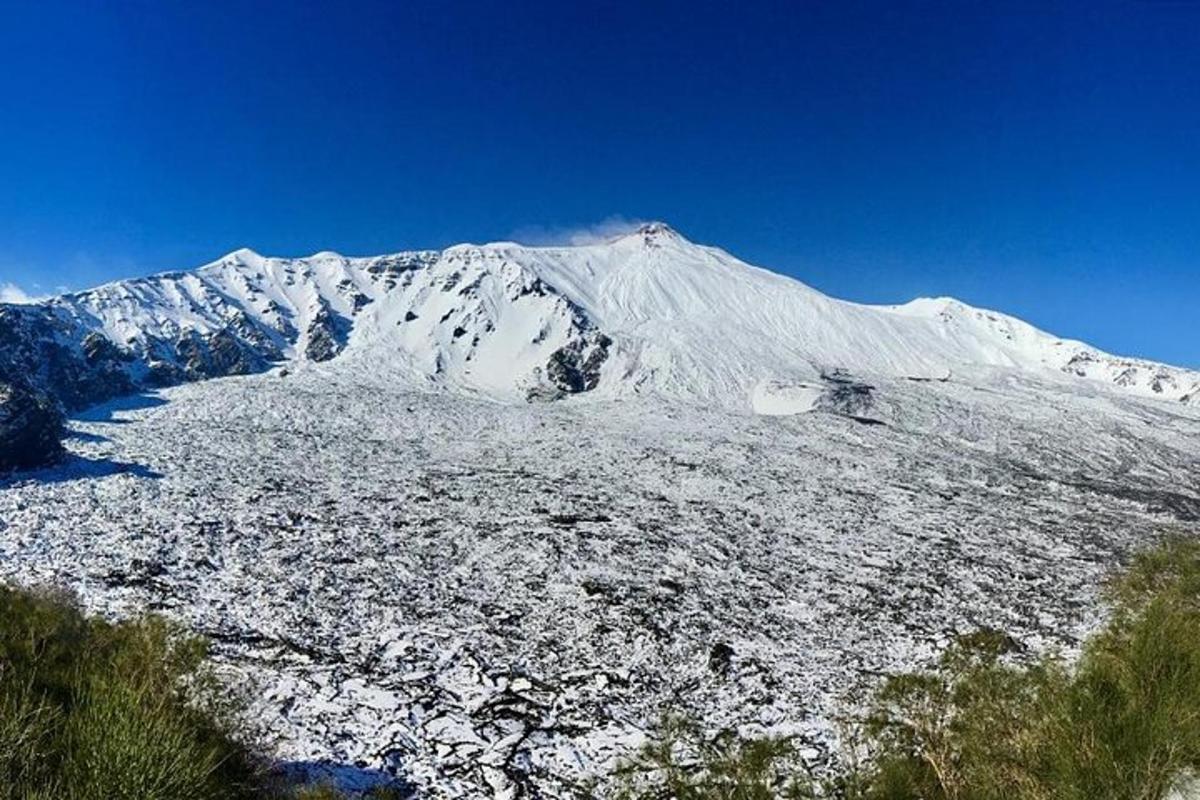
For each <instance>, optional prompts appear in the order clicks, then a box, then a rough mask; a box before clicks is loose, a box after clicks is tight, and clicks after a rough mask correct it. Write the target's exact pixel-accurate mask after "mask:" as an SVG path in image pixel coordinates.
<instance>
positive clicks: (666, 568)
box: [0, 362, 1200, 797]
mask: <svg viewBox="0 0 1200 800" xmlns="http://www.w3.org/2000/svg"><path fill="white" fill-rule="evenodd" d="M1064 380H1065V379H1064ZM1047 381H1048V379H1038V380H1035V379H1033V378H1029V377H1019V376H1018V375H1016V374H1015V373H1010V372H1004V371H995V372H988V373H980V374H978V375H975V376H972V380H971V384H972V385H967V384H966V383H960V382H958V380H957V379H951V380H947V381H944V382H937V381H934V382H913V381H905V380H888V381H875V382H872V383H870V385H869V386H867V384H861V386H862V387H865V388H859V389H853V390H850V389H847V392H848V393H849V394H851V395H853V396H854V398H858V399H855V400H854V402H853V403H850V402H847V404H846V407H845V408H831V409H822V408H818V409H817V410H815V411H813V412H811V413H808V414H802V415H798V416H790V417H763V416H752V415H749V414H738V413H729V412H720V411H712V410H707V411H706V410H700V409H697V408H695V407H692V406H688V405H684V404H666V405H663V404H661V403H651V402H640V401H636V400H628V401H622V402H599V401H590V402H589V401H587V400H585V399H577V400H572V401H569V402H562V403H556V404H549V405H547V404H534V405H503V404H497V403H493V402H486V401H473V400H468V399H463V398H461V397H451V396H447V395H441V394H419V393H414V392H411V391H405V390H402V389H399V388H396V384H395V382H393V381H389V380H388V379H387V377H386V376H382V375H381V376H371V375H367V374H364V373H363V372H361V371H356V372H350V371H347V370H340V369H339V368H338V366H337V363H336V362H333V363H331V364H327V365H300V366H299V367H297V368H295V369H293V371H292V372H291V374H289V375H287V376H280V375H278V374H265V375H258V376H250V377H241V378H228V379H221V380H216V381H209V382H206V383H200V384H194V385H188V386H183V387H179V388H176V389H171V390H168V391H166V392H164V393H162V394H160V395H151V396H140V397H136V398H133V399H126V400H123V401H118V402H117V403H115V404H111V405H109V406H106V407H100V408H99V409H93V410H92V411H90V412H87V413H85V414H83V415H81V416H79V417H77V418H76V419H75V420H73V421H72V422H71V424H70V427H71V431H72V432H71V434H70V436H69V438H68V439H67V443H68V447H69V450H70V457H69V459H68V461H67V462H66V463H65V464H63V465H61V466H58V467H54V468H51V469H46V470H42V471H39V472H33V473H22V474H20V475H19V476H17V477H16V478H9V479H6V480H5V482H3V483H0V570H2V571H3V574H4V576H5V577H6V578H8V579H10V580H14V581H18V582H21V583H26V584H27V583H37V582H56V583H63V584H67V585H69V586H71V587H73V588H75V589H76V590H78V591H79V592H80V593H81V594H82V596H83V597H84V598H85V600H86V602H87V603H88V604H89V605H91V606H92V607H93V608H96V609H99V610H103V611H105V612H108V613H113V614H121V613H126V612H130V611H133V610H136V609H143V608H150V609H155V610H159V611H162V612H164V613H167V614H170V615H173V616H176V617H179V618H181V619H183V620H185V621H186V622H188V623H189V624H191V625H193V626H194V627H195V628H197V629H198V630H200V631H202V632H204V633H206V634H207V635H209V636H210V637H212V639H213V640H214V641H215V643H216V645H217V652H218V656H219V658H220V659H221V662H222V663H223V664H225V665H227V666H228V668H229V669H230V670H232V674H233V675H235V676H240V678H241V679H244V680H245V681H246V685H247V686H250V687H252V691H253V696H254V698H255V703H256V712H257V713H256V716H257V718H258V719H260V720H261V721H262V725H263V727H264V728H265V729H266V732H267V733H268V734H269V735H270V736H271V737H272V738H273V739H274V741H275V742H276V746H277V750H278V753H279V754H280V756H281V757H282V758H284V759H286V760H289V761H291V762H295V763H296V764H298V765H302V766H312V765H314V764H324V765H327V766H330V767H332V766H338V767H340V769H339V771H338V774H339V776H340V777H342V778H343V779H345V780H348V781H354V780H362V781H367V780H372V779H374V778H377V777H378V776H379V775H380V774H381V773H387V774H392V775H396V776H399V777H401V778H402V779H404V780H405V781H407V782H408V783H409V784H411V785H412V786H414V787H415V788H416V789H417V790H418V791H419V792H420V793H421V794H423V795H428V796H451V797H478V796H487V795H492V794H495V795H498V796H516V795H517V794H518V793H519V792H520V791H522V790H528V791H530V792H534V791H536V792H541V793H542V795H543V796H549V797H569V796H572V795H574V794H575V793H577V792H578V791H580V787H582V786H585V785H586V784H587V782H588V781H589V780H591V779H592V778H594V777H596V776H602V775H604V774H605V772H606V771H607V770H608V769H609V767H610V766H611V765H612V763H613V760H614V759H616V758H618V757H620V756H621V755H622V754H625V753H627V752H628V751H629V748H631V747H633V746H635V745H636V744H637V743H638V741H640V738H641V736H642V735H643V732H644V731H645V730H646V729H647V727H648V726H650V725H651V724H653V722H654V721H655V720H656V718H657V717H658V715H659V713H660V712H661V711H662V710H663V709H664V708H673V709H676V710H683V711H687V712H690V713H692V714H694V715H696V716H697V717H699V718H700V719H702V720H703V721H704V722H705V724H707V725H709V726H711V727H714V728H715V727H719V726H726V725H738V726H744V727H746V728H748V729H753V730H773V731H779V732H783V731H786V732H792V733H797V734H799V735H801V736H802V737H804V740H805V741H806V742H807V745H806V752H805V754H806V756H807V757H808V758H810V759H811V760H812V761H813V762H814V763H818V762H820V761H821V760H822V759H823V758H824V757H825V754H826V752H827V751H828V750H829V749H830V748H831V747H832V745H833V742H834V739H835V733H836V731H835V726H834V724H833V722H832V720H833V718H834V716H835V715H836V714H837V713H839V712H841V711H843V710H846V709H847V708H851V707H852V706H853V699H854V698H855V697H860V696H861V690H862V689H863V688H864V687H866V686H869V685H871V684H872V683H873V682H874V681H875V680H876V679H877V677H878V676H879V675H880V674H883V673H886V672H888V671H891V670H896V669H902V668H907V667H911V666H913V665H915V664H918V663H922V662H925V661H926V660H927V659H929V658H931V657H932V656H933V655H934V654H935V653H936V652H937V651H938V650H939V648H941V647H942V646H944V645H945V644H946V642H947V641H948V640H949V638H950V637H951V636H953V635H954V634H955V633H956V632H959V631H964V630H968V629H971V628H973V627H976V626H980V625H988V626H993V627H999V628H1003V629H1004V630H1006V631H1008V632H1010V633H1011V634H1012V635H1013V636H1014V637H1015V638H1016V640H1017V641H1019V642H1020V643H1021V644H1022V645H1023V646H1025V647H1027V648H1029V649H1030V650H1031V651H1036V650H1040V649H1043V648H1047V647H1065V648H1070V647H1072V646H1073V645H1074V644H1075V643H1076V642H1077V641H1078V639H1079V637H1080V636H1081V635H1082V634H1083V633H1084V632H1086V631H1087V630H1088V629H1089V627H1090V626H1091V625H1092V624H1094V622H1095V620H1096V619H1097V613H1098V608H1097V606H1096V604H1095V592H1094V590H1095V587H1096V584H1097V580H1098V579H1099V577H1100V576H1101V575H1103V574H1104V572H1105V571H1106V570H1107V569H1109V567H1110V566H1111V565H1112V564H1113V563H1114V562H1115V560H1116V559H1117V558H1119V557H1120V555H1121V554H1122V553H1124V552H1125V551H1126V550H1127V549H1128V548H1130V547H1131V546H1134V545H1137V544H1140V543H1143V542H1145V541H1147V540H1149V539H1151V538H1152V537H1154V536H1156V535H1159V534H1161V533H1163V532H1168V531H1173V530H1189V529H1194V528H1195V526H1196V523H1197V521H1198V520H1200V494H1198V493H1197V488H1196V487H1197V486H1200V409H1196V408H1188V407H1186V406H1183V405H1181V404H1178V403H1162V402H1153V401H1142V400H1137V399H1134V398H1131V397H1128V396H1124V395H1119V394H1117V393H1115V392H1114V391H1113V390H1110V389H1107V388H1105V387H1101V386H1098V387H1095V388H1089V387H1086V386H1081V385H1080V384H1078V383H1077V382H1076V383H1071V384H1067V383H1065V382H1054V381H1049V382H1047ZM864 395H869V397H870V403H869V404H867V406H865V408H866V410H863V409H864V406H863V405H862V403H860V400H861V398H862V397H863V396H864ZM852 412H853V413H852Z"/></svg>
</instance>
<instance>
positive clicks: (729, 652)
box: [708, 642, 734, 675]
mask: <svg viewBox="0 0 1200 800" xmlns="http://www.w3.org/2000/svg"><path fill="white" fill-rule="evenodd" d="M733 655H734V653H733V648H732V647H730V646H729V645H727V644H725V643H724V642H717V643H716V644H714V645H713V647H712V650H710V651H709V653H708V668H709V669H710V670H712V671H713V672H715V673H717V674H718V675H728V674H729V667H730V666H731V665H732V664H733Z"/></svg>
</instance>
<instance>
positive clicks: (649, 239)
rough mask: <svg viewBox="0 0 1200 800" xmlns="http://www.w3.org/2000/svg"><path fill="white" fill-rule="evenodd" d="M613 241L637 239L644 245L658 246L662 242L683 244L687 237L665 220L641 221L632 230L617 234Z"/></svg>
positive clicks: (662, 243)
mask: <svg viewBox="0 0 1200 800" xmlns="http://www.w3.org/2000/svg"><path fill="white" fill-rule="evenodd" d="M613 241H614V242H621V241H639V242H641V243H642V244H644V245H647V246H652V247H658V246H661V245H664V244H683V243H685V242H687V239H685V238H683V237H682V236H680V235H679V232H678V231H676V230H675V229H674V228H672V227H671V226H670V225H668V224H667V223H665V222H643V223H642V224H641V225H638V226H637V227H636V228H634V229H633V230H632V231H630V232H629V233H627V234H624V235H623V236H618V237H617V238H616V239H614V240H613Z"/></svg>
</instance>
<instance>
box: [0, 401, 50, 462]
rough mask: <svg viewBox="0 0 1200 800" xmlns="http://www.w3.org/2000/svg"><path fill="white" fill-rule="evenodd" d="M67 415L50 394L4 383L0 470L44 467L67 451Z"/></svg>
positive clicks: (1, 405)
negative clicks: (65, 424)
mask: <svg viewBox="0 0 1200 800" xmlns="http://www.w3.org/2000/svg"><path fill="white" fill-rule="evenodd" d="M63 434H64V428H63V415H62V412H61V411H59V409H58V407H57V406H56V405H55V404H54V402H53V401H52V400H50V399H49V398H47V397H45V396H42V395H38V394H36V393H34V392H33V391H31V390H29V389H27V388H25V387H23V386H20V385H18V384H14V383H0V471H8V470H13V469H28V468H31V467H40V466H43V465H45V464H49V463H51V462H53V461H56V460H58V459H59V458H60V457H61V456H62V453H63V448H62V437H63Z"/></svg>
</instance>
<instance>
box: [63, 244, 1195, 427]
mask: <svg viewBox="0 0 1200 800" xmlns="http://www.w3.org/2000/svg"><path fill="white" fill-rule="evenodd" d="M51 302H52V303H53V304H54V305H55V306H56V307H58V308H60V309H61V310H62V311H63V312H64V313H66V314H68V315H69V316H71V317H72V318H73V319H75V320H76V321H81V322H83V323H84V324H85V325H88V326H91V327H94V328H96V329H99V330H101V331H103V332H104V333H105V334H106V335H107V336H109V337H110V338H111V339H113V340H114V341H115V342H117V343H118V344H121V345H123V346H129V347H131V348H132V349H134V350H135V351H136V352H141V353H149V352H150V351H152V350H154V349H155V346H154V343H155V342H157V341H165V342H168V343H169V342H173V341H174V340H175V339H176V338H178V337H180V336H181V335H182V334H184V333H186V332H188V331H196V332H199V333H200V334H203V335H212V334H215V333H217V332H218V331H221V330H223V329H225V328H227V327H228V326H230V325H231V324H233V323H236V322H237V321H238V320H240V319H242V318H243V317H244V318H245V319H246V320H247V324H248V325H250V326H252V327H254V328H255V329H256V330H257V331H258V332H259V333H261V338H263V339H264V340H265V341H269V342H271V343H272V344H273V346H274V348H275V350H277V351H278V353H279V354H281V355H282V356H283V357H284V358H300V359H302V358H305V357H310V358H323V357H326V356H329V355H333V354H334V353H332V352H330V350H329V347H328V346H327V345H328V342H322V343H321V347H320V349H319V353H318V354H317V355H314V353H313V352H310V350H309V346H310V344H311V343H312V342H313V341H316V340H317V339H318V338H320V337H319V336H318V332H323V333H326V334H330V335H332V336H333V338H334V339H337V340H338V341H336V342H335V345H336V347H335V350H336V352H337V353H341V356H342V357H345V358H356V359H358V360H359V362H360V363H364V364H370V365H382V367H383V368H385V369H389V370H391V371H392V372H393V373H394V375H395V377H396V379H397V380H404V381H405V382H406V383H407V384H408V385H409V386H411V387H414V388H422V387H427V386H430V385H436V386H441V387H445V388H448V389H451V390H454V391H458V392H464V393H468V394H476V395H483V396H487V397H492V398H496V399H502V400H510V401H513V400H523V399H525V398H526V397H527V396H528V395H529V394H530V392H531V391H533V392H535V393H536V392H537V390H538V389H539V387H544V386H545V385H546V384H547V370H548V364H549V361H550V359H551V357H552V356H554V354H555V353H558V352H560V351H564V348H566V351H570V350H571V349H572V348H574V349H575V350H579V351H582V350H587V349H588V348H590V347H593V346H594V345H595V342H596V341H597V338H596V337H597V336H599V335H603V336H606V337H608V338H610V339H611V340H612V341H613V345H612V347H611V350H609V351H608V352H607V357H606V358H605V359H604V363H603V365H602V368H601V372H600V381H599V385H598V386H597V387H595V391H596V392H597V393H598V394H599V395H602V396H604V397H608V398H615V397H625V396H630V395H645V394H647V393H653V394H656V395H658V396H663V397H668V398H672V399H675V400H682V401H699V402H702V403H704V404H707V405H717V406H721V407H723V408H730V409H738V410H743V411H752V410H755V409H758V408H760V407H762V408H768V409H769V410H770V409H774V408H775V406H774V405H773V404H772V402H767V404H766V405H765V406H764V405H763V402H764V400H763V395H762V392H763V391H764V390H763V389H762V388H761V387H764V386H772V385H781V386H788V385H807V384H815V383H818V382H819V381H820V379H821V376H822V375H824V374H826V373H829V372H831V371H846V372H849V373H852V374H855V375H857V376H859V377H861V378H864V379H867V380H870V379H873V378H875V377H884V378H897V377H909V378H918V379H927V380H937V379H943V378H945V377H946V376H948V375H952V374H954V373H955V372H957V371H959V370H962V369H964V368H971V367H981V366H982V367H1010V368H1014V369H1019V370H1022V371H1026V372H1030V373H1036V374H1045V373H1056V374H1059V375H1068V376H1071V378H1072V379H1082V380H1086V381H1094V382H1101V383H1105V384H1109V385H1112V386H1115V387H1117V388H1119V389H1120V390H1122V391H1126V392H1129V393H1132V394H1136V395H1139V396H1143V397H1155V398H1160V399H1165V400H1172V401H1181V400H1183V401H1190V402H1195V398H1196V397H1198V396H1200V374H1197V373H1194V372H1189V371H1186V370H1182V369H1177V368H1173V367H1168V366H1165V365H1161V364H1154V363H1152V362H1146V361H1140V360H1136V359H1127V358H1121V357H1117V356H1111V355H1108V354H1106V353H1102V352H1100V351H1098V350H1095V349H1094V348H1091V347H1089V346H1087V345H1085V344H1083V343H1080V342H1075V341H1069V340H1063V339H1060V338H1058V337H1055V336H1053V335H1051V334H1048V333H1045V332H1043V331H1040V330H1037V329H1036V328H1034V327H1032V326H1030V325H1028V324H1026V323H1024V322H1022V321H1020V320H1017V319H1015V318H1012V317H1008V316H1005V315H1003V314H999V313H997V312H993V311H987V310H983V309H976V308H972V307H970V306H967V305H965V304H963V303H960V302H958V301H956V300H953V299H950V298H936V299H929V298H925V299H918V300H914V301H912V302H910V303H907V304H904V305H898V306H868V305H862V304H857V303H850V302H845V301H841V300H836V299H834V298H831V297H828V296H826V295H823V294H821V293H820V292H818V291H816V290H815V289H812V288H811V287H809V286H806V285H804V284H802V283H800V282H798V281H796V280H793V279H791V278H787V277H784V276H781V275H777V274H775V273H772V272H769V271H767V270H763V269H759V268H757V267H753V266H750V265H748V264H746V263H744V262H742V261H740V260H738V259H737V258H735V257H734V256H732V255H730V254H728V253H726V252H725V251H723V250H720V249H719V248H715V247H707V246H703V245H698V244H694V243H692V242H689V241H688V240H687V239H685V238H684V237H682V236H681V235H679V234H678V233H677V232H675V231H674V230H672V229H671V228H669V227H668V226H666V225H664V224H663V223H651V224H648V225H645V226H642V227H641V228H640V229H638V230H637V231H635V232H634V233H631V234H629V235H626V236H621V237H618V238H616V239H613V240H610V241H606V242H600V243H595V244H587V245H580V246H572V247H525V246H522V245H519V244H515V243H512V242H498V243H492V244H486V245H466V244H464V245H456V246H454V247H450V248H448V249H446V250H444V251H441V252H436V251H420V252H411V253H398V254H395V255H390V256H377V257H371V258H347V257H344V256H341V255H339V254H337V253H333V252H321V253H317V254H314V255H313V256H310V257H308V258H298V259H287V258H268V257H264V256H261V255H258V254H257V253H254V252H253V251H250V250H246V249H243V250H238V251H236V252H234V253H231V254H229V255H228V256H226V257H224V258H222V259H219V260H218V261H216V262H213V263H212V264H209V265H207V266H204V267H202V268H200V269H199V270H196V271H195V272H187V273H178V272H177V273H165V274H163V275H159V276H154V277H151V278H146V279H141V280H134V281H125V282H121V283H117V284H110V285H108V286H103V287H100V288H98V289H95V290H92V291H90V292H83V293H79V294H74V295H67V296H64V297H61V298H57V299H55V300H53V301H51ZM326 323H329V325H327V324H326ZM330 325H331V326H332V327H330ZM342 328H344V329H345V330H346V331H348V333H347V334H346V335H345V336H344V337H342V336H341V334H340V333H339V331H341V330H342ZM341 338H345V340H346V341H344V342H342V341H340V339H341ZM343 345H344V348H343ZM256 346H259V345H256ZM158 349H159V350H162V348H161V347H159V348H158ZM264 355H265V356H266V357H268V360H270V359H273V358H275V357H277V356H276V353H275V352H268V353H264ZM156 357H162V356H161V355H159V356H156ZM787 402H788V403H789V404H790V405H789V408H790V407H795V408H803V406H804V402H803V401H795V400H791V401H787Z"/></svg>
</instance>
